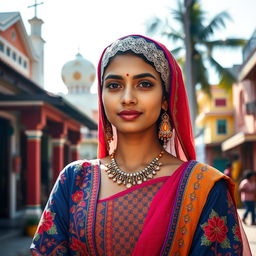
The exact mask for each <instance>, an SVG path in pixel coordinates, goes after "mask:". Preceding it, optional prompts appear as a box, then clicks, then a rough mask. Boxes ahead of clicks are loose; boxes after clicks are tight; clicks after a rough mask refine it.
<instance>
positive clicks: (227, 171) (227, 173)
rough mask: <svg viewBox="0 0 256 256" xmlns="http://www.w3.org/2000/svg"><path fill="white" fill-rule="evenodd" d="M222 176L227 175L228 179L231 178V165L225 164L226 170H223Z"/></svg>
mask: <svg viewBox="0 0 256 256" xmlns="http://www.w3.org/2000/svg"><path fill="white" fill-rule="evenodd" d="M224 174H225V175H227V176H228V177H231V175H232V164H231V163H229V162H228V163H227V164H226V169H225V170H224Z"/></svg>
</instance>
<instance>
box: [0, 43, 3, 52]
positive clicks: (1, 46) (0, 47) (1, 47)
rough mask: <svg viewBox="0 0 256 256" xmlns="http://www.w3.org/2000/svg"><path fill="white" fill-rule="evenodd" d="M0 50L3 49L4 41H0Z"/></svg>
mask: <svg viewBox="0 0 256 256" xmlns="http://www.w3.org/2000/svg"><path fill="white" fill-rule="evenodd" d="M0 51H1V52H3V51H4V43H3V42H1V41H0Z"/></svg>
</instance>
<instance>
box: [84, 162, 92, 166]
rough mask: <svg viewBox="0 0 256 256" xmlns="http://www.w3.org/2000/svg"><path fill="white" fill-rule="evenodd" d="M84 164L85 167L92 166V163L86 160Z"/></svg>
mask: <svg viewBox="0 0 256 256" xmlns="http://www.w3.org/2000/svg"><path fill="white" fill-rule="evenodd" d="M82 166H83V167H89V166H91V164H90V163H89V162H84V163H83V164H82Z"/></svg>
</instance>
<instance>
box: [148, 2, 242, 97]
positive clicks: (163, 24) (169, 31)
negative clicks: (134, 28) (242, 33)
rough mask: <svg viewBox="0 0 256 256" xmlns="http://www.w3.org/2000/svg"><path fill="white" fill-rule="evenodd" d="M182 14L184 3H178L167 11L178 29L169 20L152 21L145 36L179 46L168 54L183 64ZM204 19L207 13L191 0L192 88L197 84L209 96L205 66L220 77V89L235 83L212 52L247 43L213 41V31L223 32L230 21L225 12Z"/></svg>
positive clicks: (183, 33) (231, 39)
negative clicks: (155, 35) (160, 37)
mask: <svg viewBox="0 0 256 256" xmlns="http://www.w3.org/2000/svg"><path fill="white" fill-rule="evenodd" d="M185 12H186V9H185V6H184V2H183V0H178V2H177V8H176V9H175V10H170V15H171V16H172V18H174V19H175V20H176V21H177V22H178V24H179V28H177V29H174V28H173V27H172V26H170V24H169V23H168V19H165V20H162V19H159V18H154V19H152V20H151V22H150V23H149V24H148V27H147V32H148V33H151V34H152V33H155V32H159V31H160V32H161V34H162V35H163V36H166V37H167V38H168V39H170V40H172V41H173V42H175V43H176V42H177V43H180V46H179V47H177V48H176V49H174V50H172V51H171V52H172V54H173V55H174V56H175V57H176V58H177V59H180V60H181V59H183V60H184V56H181V53H182V52H183V53H184V49H185V40H186V37H185V30H184V20H185ZM206 17H207V13H206V12H205V11H204V10H202V6H201V4H200V0H193V1H192V5H191V6H190V38H191V42H190V44H191V46H192V65H193V70H192V77H193V81H192V84H193V87H194V88H195V86H196V85H197V84H199V85H200V87H201V89H202V90H203V91H204V92H206V93H207V94H208V95H210V96H211V90H210V84H209V77H208V71H207V68H206V67H207V65H206V64H208V65H210V66H211V67H213V68H214V70H215V71H216V74H217V75H218V76H219V84H221V85H222V86H223V88H225V89H227V90H228V89H230V88H231V85H232V84H233V82H234V81H235V77H234V76H233V75H232V74H231V72H230V71H229V70H228V69H226V68H224V67H223V66H222V65H221V64H220V63H219V62H217V61H216V60H215V59H214V58H213V56H212V51H213V50H214V49H216V48H220V49H227V48H236V47H240V46H243V45H244V44H245V43H246V40H243V39H237V38H228V39H225V40H212V38H213V37H214V35H215V33H216V31H217V30H221V29H224V28H225V27H226V22H227V21H229V20H231V17H230V15H229V14H228V13H227V12H225V11H223V12H220V13H218V14H217V15H215V16H214V17H213V18H212V19H211V20H207V18H206ZM182 49H183V51H182ZM185 50H186V49H185Z"/></svg>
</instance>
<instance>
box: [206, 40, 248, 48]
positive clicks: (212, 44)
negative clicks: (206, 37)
mask: <svg viewBox="0 0 256 256" xmlns="http://www.w3.org/2000/svg"><path fill="white" fill-rule="evenodd" d="M246 43H247V40H244V39H241V38H228V39H225V40H213V41H205V42H204V44H205V45H206V46H207V47H208V48H211V49H213V48H217V47H221V48H224V47H228V48H235V47H239V46H244V45H245V44H246Z"/></svg>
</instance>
